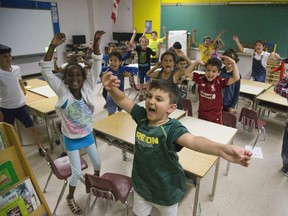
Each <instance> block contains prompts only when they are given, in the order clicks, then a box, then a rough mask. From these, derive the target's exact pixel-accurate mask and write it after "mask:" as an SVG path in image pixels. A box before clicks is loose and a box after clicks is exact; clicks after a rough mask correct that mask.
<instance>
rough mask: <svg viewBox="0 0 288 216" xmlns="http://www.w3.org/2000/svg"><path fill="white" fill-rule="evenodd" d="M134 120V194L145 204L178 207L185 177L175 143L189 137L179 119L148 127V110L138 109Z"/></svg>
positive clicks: (132, 113)
mask: <svg viewBox="0 0 288 216" xmlns="http://www.w3.org/2000/svg"><path fill="white" fill-rule="evenodd" d="M131 116H132V118H133V119H134V120H135V122H136V123H137V129H136V134H135V155H134V161H133V169H132V181H133V187H134V190H135V191H136V192H137V193H138V194H139V195H140V196H142V197H143V198H144V199H145V200H147V201H149V202H152V203H155V204H158V205H163V206H170V205H173V204H175V203H178V202H179V201H180V200H181V199H182V198H183V196H184V193H185V189H186V183H185V174H184V170H183V168H182V166H181V165H180V163H179V161H178V160H179V158H178V155H177V153H176V152H177V149H179V145H178V144H176V143H175V141H176V140H177V139H178V138H179V137H180V136H182V135H183V134H185V133H189V132H188V130H187V128H186V127H184V126H183V125H182V124H181V123H180V122H179V121H178V120H177V119H170V120H169V121H168V122H167V123H165V124H163V125H161V126H157V127H156V126H149V125H148V124H149V121H148V119H147V113H146V109H145V108H144V107H140V106H139V105H137V104H136V105H135V106H134V107H133V109H132V111H131Z"/></svg>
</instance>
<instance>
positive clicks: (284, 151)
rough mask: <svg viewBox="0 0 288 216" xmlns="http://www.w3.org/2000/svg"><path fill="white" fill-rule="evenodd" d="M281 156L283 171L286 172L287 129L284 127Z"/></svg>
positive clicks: (287, 157)
mask: <svg viewBox="0 0 288 216" xmlns="http://www.w3.org/2000/svg"><path fill="white" fill-rule="evenodd" d="M281 156H282V160H283V169H284V171H286V172H288V129H287V128H285V130H284V136H283V144H282V152H281Z"/></svg>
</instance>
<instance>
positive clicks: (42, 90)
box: [29, 85, 56, 98]
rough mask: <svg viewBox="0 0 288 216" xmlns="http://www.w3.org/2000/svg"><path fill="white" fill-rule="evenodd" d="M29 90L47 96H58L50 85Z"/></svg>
mask: <svg viewBox="0 0 288 216" xmlns="http://www.w3.org/2000/svg"><path fill="white" fill-rule="evenodd" d="M29 91H31V92H34V93H36V94H39V95H42V96H44V97H47V98H49V97H55V96H56V94H55V92H54V91H53V90H52V89H51V88H50V86H49V85H46V86H41V87H37V88H32V89H29Z"/></svg>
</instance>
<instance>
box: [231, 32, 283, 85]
mask: <svg viewBox="0 0 288 216" xmlns="http://www.w3.org/2000/svg"><path fill="white" fill-rule="evenodd" d="M233 40H234V41H235V43H236V44H237V47H238V50H239V52H243V53H246V54H250V55H253V62H252V73H251V79H252V80H255V81H258V82H265V79H266V66H267V62H268V60H269V59H270V58H271V59H280V56H279V54H277V53H276V52H271V53H269V52H267V51H264V47H265V42H264V41H261V40H257V41H256V42H255V49H249V48H244V47H243V46H242V44H241V43H240V40H239V38H238V36H237V35H233Z"/></svg>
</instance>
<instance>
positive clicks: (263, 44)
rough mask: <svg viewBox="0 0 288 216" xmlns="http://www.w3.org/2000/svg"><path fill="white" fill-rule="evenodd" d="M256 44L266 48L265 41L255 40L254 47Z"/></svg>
mask: <svg viewBox="0 0 288 216" xmlns="http://www.w3.org/2000/svg"><path fill="white" fill-rule="evenodd" d="M257 43H261V44H262V46H263V47H265V46H266V43H265V41H263V40H256V42H255V45H256V44H257Z"/></svg>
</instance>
